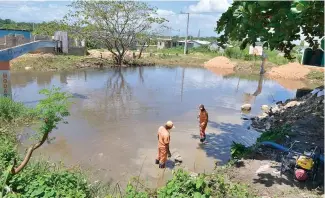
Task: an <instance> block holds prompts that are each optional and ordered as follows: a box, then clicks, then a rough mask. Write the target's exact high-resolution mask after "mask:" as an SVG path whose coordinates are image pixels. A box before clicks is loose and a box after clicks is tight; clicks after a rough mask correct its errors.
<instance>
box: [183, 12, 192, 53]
mask: <svg viewBox="0 0 325 198" xmlns="http://www.w3.org/2000/svg"><path fill="white" fill-rule="evenodd" d="M181 14H187V25H186V37H185V45H184V54H187V37H188V24H189V21H190V13H188V12H187V13H185V12H181Z"/></svg>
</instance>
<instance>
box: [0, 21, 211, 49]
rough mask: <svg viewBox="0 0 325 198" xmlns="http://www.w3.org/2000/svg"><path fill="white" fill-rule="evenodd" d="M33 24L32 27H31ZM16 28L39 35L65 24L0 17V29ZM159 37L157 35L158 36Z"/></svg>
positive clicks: (62, 26)
mask: <svg viewBox="0 0 325 198" xmlns="http://www.w3.org/2000/svg"><path fill="white" fill-rule="evenodd" d="M33 26H34V27H33ZM1 28H5V29H18V30H29V31H32V32H33V34H41V35H54V32H55V31H58V30H65V29H66V26H65V25H64V24H62V23H61V22H59V21H50V22H42V23H30V22H16V21H13V20H11V19H1V18H0V29H1ZM158 37H159V36H158ZM172 38H173V39H177V40H184V39H185V37H179V36H173V37H172ZM188 39H189V40H205V41H210V42H213V41H216V40H217V37H213V36H211V37H200V38H198V37H193V36H191V35H189V36H188ZM152 40H153V43H151V44H156V38H153V39H152Z"/></svg>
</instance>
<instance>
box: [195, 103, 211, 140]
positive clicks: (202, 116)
mask: <svg viewBox="0 0 325 198" xmlns="http://www.w3.org/2000/svg"><path fill="white" fill-rule="evenodd" d="M199 109H200V113H199V115H198V116H197V118H198V119H199V126H200V142H201V143H203V142H204V141H205V138H206V136H205V129H206V128H207V125H208V121H209V115H208V112H207V111H206V109H205V108H204V105H203V104H201V105H200V106H199Z"/></svg>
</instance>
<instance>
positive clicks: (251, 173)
mask: <svg viewBox="0 0 325 198" xmlns="http://www.w3.org/2000/svg"><path fill="white" fill-rule="evenodd" d="M279 165H280V164H279V163H277V162H274V161H270V160H243V161H241V163H240V167H238V168H237V167H232V168H229V169H227V170H226V174H227V175H228V176H229V178H230V179H231V180H232V181H235V182H240V183H244V184H247V185H249V186H250V188H251V189H252V190H253V192H254V193H256V194H257V195H259V196H261V197H264V198H275V197H276V198H297V197H301V198H313V197H315V198H316V197H317V198H318V197H322V195H319V194H317V193H318V192H317V191H307V190H306V189H304V187H305V184H304V183H299V182H295V181H294V180H292V179H291V177H292V175H290V174H287V175H283V176H282V177H281V176H280V174H279Z"/></svg>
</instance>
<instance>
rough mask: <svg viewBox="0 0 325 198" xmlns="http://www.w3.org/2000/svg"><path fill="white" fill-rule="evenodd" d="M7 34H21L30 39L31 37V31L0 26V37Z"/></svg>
mask: <svg viewBox="0 0 325 198" xmlns="http://www.w3.org/2000/svg"><path fill="white" fill-rule="evenodd" d="M8 35H23V36H24V38H25V39H27V40H30V39H31V37H32V33H31V31H28V30H15V29H4V28H0V38H3V37H5V36H8Z"/></svg>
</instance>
